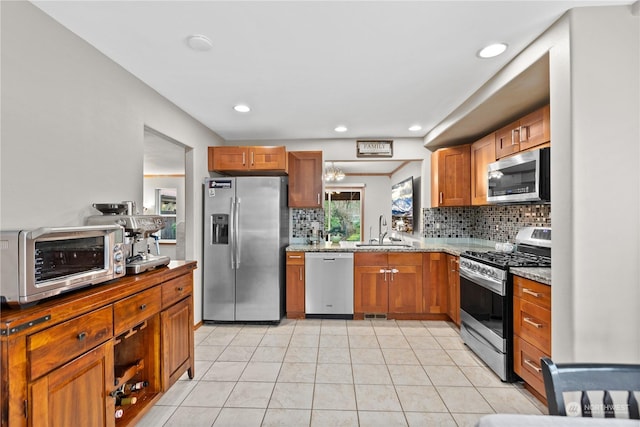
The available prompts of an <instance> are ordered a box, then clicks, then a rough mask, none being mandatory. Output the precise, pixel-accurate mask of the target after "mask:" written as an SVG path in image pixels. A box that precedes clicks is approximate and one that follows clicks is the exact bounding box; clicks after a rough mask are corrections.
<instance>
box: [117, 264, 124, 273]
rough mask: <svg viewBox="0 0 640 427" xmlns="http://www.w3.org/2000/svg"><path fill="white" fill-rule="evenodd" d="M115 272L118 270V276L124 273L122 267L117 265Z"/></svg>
mask: <svg viewBox="0 0 640 427" xmlns="http://www.w3.org/2000/svg"><path fill="white" fill-rule="evenodd" d="M115 270H116V274H122V272H123V271H124V270H123V269H122V266H121V265H116V268H115Z"/></svg>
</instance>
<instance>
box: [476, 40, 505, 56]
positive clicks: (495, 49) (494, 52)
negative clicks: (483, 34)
mask: <svg viewBox="0 0 640 427" xmlns="http://www.w3.org/2000/svg"><path fill="white" fill-rule="evenodd" d="M505 50H507V44H506V43H494V44H490V45H489V46H487V47H485V48H483V49H481V50H480V51H479V52H478V56H479V57H480V58H493V57H494V56H498V55H500V54H501V53H502V52H504V51H505Z"/></svg>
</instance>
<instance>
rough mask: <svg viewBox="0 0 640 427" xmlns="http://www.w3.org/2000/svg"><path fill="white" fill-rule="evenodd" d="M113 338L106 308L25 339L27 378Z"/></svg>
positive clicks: (111, 322)
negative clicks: (28, 360)
mask: <svg viewBox="0 0 640 427" xmlns="http://www.w3.org/2000/svg"><path fill="white" fill-rule="evenodd" d="M111 337H113V309H112V307H111V306H110V305H109V306H107V307H104V308H101V309H99V310H96V311H92V312H90V313H87V314H83V315H82V316H78V317H76V318H74V319H71V320H67V321H66V322H63V323H60V324H59V325H56V326H53V327H51V328H48V329H45V330H44V331H42V332H38V333H36V334H33V335H30V336H29V337H27V351H28V354H29V358H30V362H31V363H30V364H29V366H30V367H31V378H32V379H35V378H38V377H40V376H42V375H44V374H46V373H47V372H50V371H51V370H53V369H55V368H57V367H58V366H61V365H63V364H64V363H66V362H68V361H69V360H71V359H73V358H74V357H76V356H78V355H80V354H82V353H85V352H86V351H89V350H91V349H92V348H93V347H96V346H97V345H99V344H102V343H103V342H105V341H107V340H109V339H110V338H111Z"/></svg>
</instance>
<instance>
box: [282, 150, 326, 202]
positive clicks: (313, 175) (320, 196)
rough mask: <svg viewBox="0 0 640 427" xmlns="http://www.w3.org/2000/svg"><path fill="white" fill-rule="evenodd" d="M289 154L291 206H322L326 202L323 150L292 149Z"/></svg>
mask: <svg viewBox="0 0 640 427" xmlns="http://www.w3.org/2000/svg"><path fill="white" fill-rule="evenodd" d="M288 156H289V165H288V168H289V207H290V208H321V207H322V204H323V202H324V192H323V190H322V174H323V172H324V171H323V169H324V168H323V164H322V151H290V152H289V153H288Z"/></svg>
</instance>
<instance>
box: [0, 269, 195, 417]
mask: <svg viewBox="0 0 640 427" xmlns="http://www.w3.org/2000/svg"><path fill="white" fill-rule="evenodd" d="M195 265H196V263H195V262H192V261H173V262H172V263H171V264H170V265H169V267H164V268H159V269H156V270H152V271H149V272H146V273H143V274H139V275H135V276H125V277H123V278H121V279H117V280H114V281H111V282H109V283H108V284H103V285H96V286H91V287H88V288H85V289H81V290H78V291H75V292H73V293H68V294H64V295H60V296H57V297H55V298H51V299H49V300H44V301H41V302H40V303H38V304H37V305H34V306H30V307H24V308H9V309H3V310H2V313H1V314H0V354H1V356H2V357H1V358H0V364H1V365H0V379H1V380H2V385H3V386H2V387H3V393H2V402H1V405H0V408H1V413H0V415H1V416H0V421H1V425H2V426H9V425H10V426H12V427H13V426H16V427H20V426H40V425H44V426H59V425H63V426H83V427H84V426H87V425H91V426H110V427H114V426H115V427H120V426H128V425H135V423H137V422H138V421H139V420H140V419H141V418H142V416H143V415H144V414H145V413H146V412H148V411H149V410H150V409H151V407H152V406H153V404H154V403H155V402H157V401H158V399H160V397H161V396H162V394H163V393H164V392H166V391H167V390H168V389H169V387H170V386H171V385H172V384H173V383H174V382H175V380H177V378H179V377H180V376H181V375H182V374H183V373H185V372H188V374H189V377H190V378H193V374H194V371H193V369H194V347H193V270H194V269H195ZM134 382H143V383H144V387H143V388H142V389H141V390H139V391H136V392H135V396H136V397H137V399H138V401H137V403H136V404H134V405H127V406H122V407H120V406H117V405H116V398H115V396H116V392H117V391H118V389H120V388H121V387H122V386H123V385H125V384H131V383H134ZM120 409H122V410H123V413H122V416H121V417H119V418H116V416H115V413H116V411H117V410H120Z"/></svg>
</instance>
